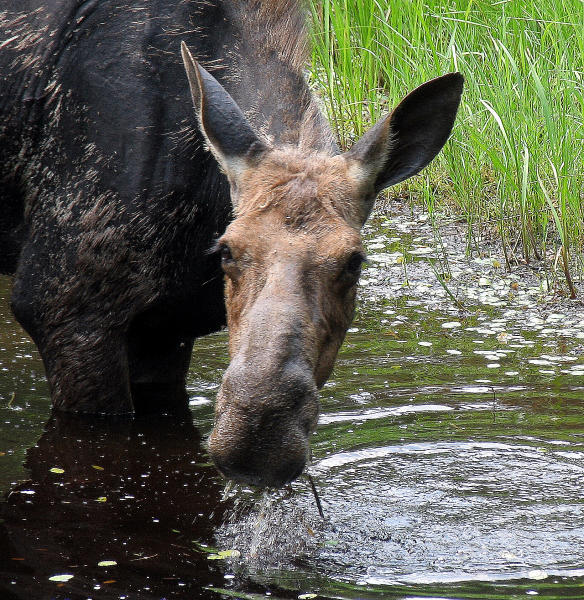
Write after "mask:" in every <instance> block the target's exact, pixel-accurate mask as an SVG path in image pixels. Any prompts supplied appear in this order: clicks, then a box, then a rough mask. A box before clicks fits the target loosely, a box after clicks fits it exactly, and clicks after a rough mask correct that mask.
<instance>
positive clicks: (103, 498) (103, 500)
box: [95, 496, 107, 502]
mask: <svg viewBox="0 0 584 600" xmlns="http://www.w3.org/2000/svg"><path fill="white" fill-rule="evenodd" d="M95 500H96V502H107V496H100V497H99V498H96V499H95Z"/></svg>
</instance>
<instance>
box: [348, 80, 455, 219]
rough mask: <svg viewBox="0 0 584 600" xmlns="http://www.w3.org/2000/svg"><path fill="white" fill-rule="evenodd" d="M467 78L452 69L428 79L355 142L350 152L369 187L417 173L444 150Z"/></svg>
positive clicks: (378, 187)
mask: <svg viewBox="0 0 584 600" xmlns="http://www.w3.org/2000/svg"><path fill="white" fill-rule="evenodd" d="M463 82H464V78H463V76H462V75H461V74H460V73H450V74H448V75H444V76H443V77H438V78H436V79H433V80H432V81H428V82H427V83H424V84H423V85H421V86H420V87H418V88H416V89H415V90H414V91H413V92H411V93H410V94H408V95H407V96H406V97H405V98H404V99H403V100H402V101H401V102H400V104H399V105H398V106H397V107H396V108H395V109H394V111H393V112H392V113H391V114H390V115H389V116H387V117H386V118H385V119H383V120H382V121H379V122H378V123H377V124H376V125H375V126H373V127H372V128H371V129H370V130H369V131H368V132H367V133H365V135H363V137H362V138H361V139H360V140H359V141H358V142H356V143H355V144H354V145H353V147H352V148H351V150H349V152H347V153H346V154H345V157H346V158H347V159H352V160H353V161H356V163H357V177H358V178H359V179H361V180H362V183H363V184H364V186H366V187H367V188H368V189H371V188H373V191H374V193H375V194H377V193H378V192H380V191H381V190H383V189H385V188H387V187H389V186H391V185H395V184H396V183H399V182H400V181H404V179H408V177H411V176H412V175H416V174H417V173H419V172H420V171H421V170H422V169H423V168H424V167H425V166H426V165H427V164H428V163H429V162H430V161H431V160H432V159H433V158H434V157H435V156H436V155H437V154H438V152H440V149H441V148H442V146H444V144H445V143H446V140H447V139H448V136H449V135H450V132H451V130H452V126H453V124H454V119H455V117H456V111H457V110H458V105H459V104H460V96H461V94H462V86H463ZM372 201H373V200H372V199H371V203H372ZM368 208H369V210H370V209H371V206H370V207H368ZM367 216H368V212H367V215H366V216H365V219H366V218H367ZM365 219H363V222H364V221H365Z"/></svg>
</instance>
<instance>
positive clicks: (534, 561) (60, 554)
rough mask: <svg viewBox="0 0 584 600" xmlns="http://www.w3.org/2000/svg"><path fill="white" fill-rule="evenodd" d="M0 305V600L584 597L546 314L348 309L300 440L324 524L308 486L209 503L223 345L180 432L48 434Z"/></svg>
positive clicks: (570, 371) (555, 338)
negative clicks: (310, 427) (353, 313)
mask: <svg viewBox="0 0 584 600" xmlns="http://www.w3.org/2000/svg"><path fill="white" fill-rule="evenodd" d="M8 288H9V280H8V279H7V278H0V298H2V301H1V302H0V423H1V425H0V492H1V494H2V500H1V502H0V519H1V520H0V599H1V600H11V599H13V598H14V599H16V598H18V599H27V600H36V599H45V598H47V599H48V598H55V599H65V598H70V599H72V600H73V599H75V600H77V599H81V598H83V599H86V598H92V599H95V600H99V599H104V600H105V599H108V600H109V599H121V600H123V599H144V600H150V599H161V598H185V599H187V598H189V599H190V598H193V599H194V598H220V597H221V593H220V592H219V591H218V590H224V593H228V594H230V595H234V596H235V597H242V598H251V597H254V598H258V597H272V598H274V597H276V598H277V597H282V598H298V597H299V596H300V597H306V598H309V597H312V596H310V595H309V596H303V595H304V594H317V595H318V597H327V598H329V597H330V598H372V599H374V598H403V599H406V598H434V599H438V598H439V599H458V598H461V599H462V598H526V597H536V598H546V599H551V598H580V599H582V598H584V419H583V414H584V394H583V389H584V359H583V358H582V356H581V355H582V347H581V343H582V341H583V338H584V335H582V336H580V334H579V333H578V331H577V328H575V329H574V331H573V332H572V333H573V335H564V334H562V333H561V331H560V326H561V325H562V324H563V323H562V322H563V319H561V318H560V317H561V315H560V316H559V317H557V318H556V317H554V318H552V319H551V320H550V319H548V320H547V321H546V320H545V319H543V320H542V323H543V325H542V326H540V325H541V323H539V322H537V323H539V324H538V325H537V326H534V325H533V323H534V322H535V321H533V318H532V317H525V316H524V317H522V316H521V315H517V314H508V315H507V317H505V318H502V317H501V315H500V313H495V312H489V311H488V310H487V311H474V312H470V313H466V314H464V315H457V314H455V313H453V312H452V311H446V310H444V311H440V310H438V309H436V310H430V309H429V308H428V307H427V306H424V304H423V303H420V302H419V301H417V300H416V301H412V300H408V299H407V298H401V299H400V300H394V301H389V300H386V301H379V302H375V303H370V304H367V305H366V306H362V308H361V309H360V312H359V315H358V317H357V320H356V323H355V326H354V327H353V328H352V329H351V331H350V332H349V334H348V336H347V340H346V343H345V345H344V347H343V350H342V352H341V354H340V356H339V360H338V362H337V366H336V367H335V372H334V374H333V377H332V378H331V381H330V382H329V383H328V384H327V385H326V387H325V388H324V390H323V393H322V416H321V420H320V427H319V430H318V432H317V433H316V434H315V436H314V439H313V455H314V456H313V464H312V466H311V473H312V475H313V477H314V480H315V482H316V485H317V487H318V489H319V491H320V495H321V499H322V504H323V507H324V511H325V519H324V521H323V520H322V519H321V518H320V517H319V515H318V512H317V510H316V506H315V502H314V499H313V497H312V494H311V492H310V488H309V486H308V484H307V483H306V482H305V481H302V480H301V481H298V482H296V483H295V484H294V485H293V486H292V488H291V489H290V490H284V491H281V492H277V493H272V494H269V495H261V494H258V493H257V492H254V491H253V490H247V489H235V490H232V491H231V492H230V493H228V494H226V495H225V496H226V499H224V500H223V499H222V498H223V496H224V482H223V481H222V480H221V479H220V478H219V477H218V476H217V475H216V473H215V470H214V469H213V467H211V466H210V465H209V464H208V458H207V456H206V454H205V450H204V438H205V435H206V434H207V433H208V431H209V429H210V426H211V422H212V401H213V397H214V393H215V389H216V387H217V386H218V383H219V381H220V377H221V373H222V370H223V369H224V367H225V365H226V361H227V358H226V348H225V343H226V334H225V333H221V334H217V335H213V336H209V337H207V338H205V339H202V340H199V341H198V342H197V345H196V353H195V356H194V358H193V361H192V364H191V372H190V377H189V394H190V398H191V402H190V404H191V411H192V418H187V419H184V418H182V419H181V418H179V417H150V418H147V417H144V418H141V419H137V420H124V419H120V420H115V421H112V420H99V419H95V418H79V417H71V416H69V417H65V416H55V417H50V411H49V399H48V392H47V386H46V383H45V380H44V374H43V368H42V364H41V362H40V359H39V357H38V354H37V352H36V350H35V349H34V346H33V344H32V343H31V342H30V341H29V340H28V339H27V338H26V336H25V335H24V334H23V333H22V331H21V330H20V329H19V328H18V327H17V326H16V325H15V324H14V323H13V321H12V319H11V317H10V314H9V311H8V306H7V301H6V298H7V297H8ZM493 310H495V309H493ZM572 317H573V315H572ZM530 319H531V321H530ZM564 320H565V319H564ZM454 323H456V324H454ZM554 323H555V324H554ZM564 324H565V323H564ZM220 551H224V553H223V554H220V553H219V552H220ZM100 563H101V565H100ZM59 575H71V576H72V577H70V578H68V581H54V580H51V579H50V578H51V577H55V576H59ZM214 590H215V591H214Z"/></svg>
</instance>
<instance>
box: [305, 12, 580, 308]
mask: <svg viewBox="0 0 584 600" xmlns="http://www.w3.org/2000/svg"><path fill="white" fill-rule="evenodd" d="M311 6H312V16H313V19H314V20H315V21H316V23H317V24H316V26H315V27H314V28H313V37H314V40H313V57H312V58H313V68H312V77H313V80H314V83H315V85H316V86H317V87H318V88H319V89H320V92H321V96H322V97H323V99H324V102H325V105H326V109H327V111H328V114H329V117H330V119H331V122H332V124H333V127H334V128H335V130H336V132H337V135H338V138H339V140H340V141H341V144H342V145H343V146H350V144H351V143H352V140H353V139H354V138H356V137H358V136H359V135H361V134H362V133H363V131H364V130H365V129H367V127H369V126H370V125H371V124H372V122H374V121H376V120H377V119H378V118H379V117H381V116H382V115H383V114H385V113H386V112H387V111H388V110H390V109H391V108H392V107H393V106H395V104H396V103H397V102H398V101H399V99H400V98H401V97H402V96H403V95H404V93H405V92H407V91H408V90H411V89H412V88H413V87H415V86H416V85H419V84H421V83H423V82H424V81H426V80H427V79H431V78H433V77H435V76H438V75H441V74H443V73H446V72H448V71H460V72H462V73H463V74H464V76H465V78H466V87H465V93H464V96H463V102H462V105H461V109H460V112H459V117H458V120H457V124H456V126H455V130H454V133H453V136H452V139H451V141H450V142H449V143H448V144H447V146H446V147H445V149H444V150H443V152H442V153H441V155H440V156H439V158H438V159H436V160H435V161H434V162H433V163H432V165H431V166H430V167H429V168H428V169H427V170H426V171H424V173H423V175H422V176H421V177H417V178H414V179H413V180H410V181H408V182H406V183H404V184H402V186H401V187H399V188H397V190H394V191H393V194H398V195H399V196H400V197H405V198H408V199H414V200H418V201H420V202H422V203H423V204H424V205H425V207H426V208H427V209H428V211H429V213H430V215H431V216H432V218H434V217H435V216H436V215H437V214H440V215H443V214H447V213H450V214H455V215H458V216H460V217H463V218H464V219H465V220H466V223H467V224H468V228H467V244H468V249H469V250H472V249H475V248H477V247H478V246H477V244H478V240H479V239H480V238H481V237H484V236H489V237H492V236H493V235H495V236H496V238H497V239H498V240H500V243H501V246H502V254H503V256H504V258H505V261H506V263H507V267H511V266H512V265H513V264H514V263H516V262H530V261H533V260H536V261H539V260H540V259H545V260H544V264H545V265H546V268H547V269H548V271H550V272H556V273H561V274H562V275H563V277H562V278H563V279H564V280H565V284H566V289H567V290H568V292H569V294H570V295H571V296H572V297H573V296H575V287H574V283H573V278H574V273H572V271H574V269H576V271H577V272H578V275H581V273H582V270H584V263H583V262H582V260H581V258H580V255H581V252H582V250H583V249H584V4H583V3H582V0H538V1H537V2H536V1H535V0H530V1H528V2H514V1H510V0H502V1H501V0H474V1H473V0H454V1H452V2H449V3H444V2H436V1H434V0H361V1H360V2H351V1H349V0H319V1H317V0H312V3H311Z"/></svg>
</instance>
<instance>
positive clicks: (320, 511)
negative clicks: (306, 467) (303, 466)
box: [306, 473, 324, 519]
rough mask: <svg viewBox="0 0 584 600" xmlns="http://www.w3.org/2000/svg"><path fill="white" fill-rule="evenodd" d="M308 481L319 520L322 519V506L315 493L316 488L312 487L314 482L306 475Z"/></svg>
mask: <svg viewBox="0 0 584 600" xmlns="http://www.w3.org/2000/svg"><path fill="white" fill-rule="evenodd" d="M306 477H307V478H308V481H309V483H310V487H311V488H312V493H313V494H314V499H315V500H316V507H317V508H318V514H319V515H320V517H321V519H324V512H323V511H322V504H321V503H320V498H319V497H318V492H317V491H316V486H315V485H314V480H313V479H312V477H311V476H310V475H308V473H307V474H306Z"/></svg>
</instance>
